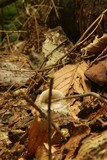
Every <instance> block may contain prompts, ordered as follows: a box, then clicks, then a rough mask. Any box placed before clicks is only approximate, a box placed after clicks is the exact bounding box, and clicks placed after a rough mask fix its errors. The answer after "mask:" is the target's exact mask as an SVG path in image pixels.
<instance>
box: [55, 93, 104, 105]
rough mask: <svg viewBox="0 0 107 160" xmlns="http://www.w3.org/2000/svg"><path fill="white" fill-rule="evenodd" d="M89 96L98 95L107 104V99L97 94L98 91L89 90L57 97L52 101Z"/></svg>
mask: <svg viewBox="0 0 107 160" xmlns="http://www.w3.org/2000/svg"><path fill="white" fill-rule="evenodd" d="M87 96H93V97H96V98H97V99H99V100H100V101H101V102H103V103H105V104H107V100H105V99H104V98H102V97H101V96H100V95H99V94H97V93H95V92H88V93H83V94H76V95H71V96H67V97H64V98H57V99H54V100H52V102H56V101H60V100H65V99H71V98H79V97H87Z"/></svg>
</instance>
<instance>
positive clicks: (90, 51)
mask: <svg viewBox="0 0 107 160" xmlns="http://www.w3.org/2000/svg"><path fill="white" fill-rule="evenodd" d="M106 46H107V34H106V33H105V34H103V36H102V37H100V38H98V36H97V37H96V38H95V39H94V41H93V42H92V43H90V44H89V45H88V46H86V47H84V48H82V49H81V52H82V54H83V55H84V56H86V55H96V54H97V55H98V54H99V53H100V52H101V51H102V50H103V49H104V48H105V47H106Z"/></svg>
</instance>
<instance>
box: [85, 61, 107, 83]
mask: <svg viewBox="0 0 107 160" xmlns="http://www.w3.org/2000/svg"><path fill="white" fill-rule="evenodd" d="M85 75H86V76H87V77H88V78H89V79H90V80H92V81H93V82H95V83H96V84H98V85H99V86H102V85H104V84H107V60H103V61H99V62H98V63H96V64H93V65H92V66H91V67H90V68H89V69H88V70H86V71H85Z"/></svg>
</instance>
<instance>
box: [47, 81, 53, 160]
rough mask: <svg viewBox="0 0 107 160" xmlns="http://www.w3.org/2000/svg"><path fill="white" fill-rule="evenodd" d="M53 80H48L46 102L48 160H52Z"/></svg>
mask: <svg viewBox="0 0 107 160" xmlns="http://www.w3.org/2000/svg"><path fill="white" fill-rule="evenodd" d="M52 87H53V78H51V79H50V87H49V100H48V144H49V160H51V159H52V154H51V99H52Z"/></svg>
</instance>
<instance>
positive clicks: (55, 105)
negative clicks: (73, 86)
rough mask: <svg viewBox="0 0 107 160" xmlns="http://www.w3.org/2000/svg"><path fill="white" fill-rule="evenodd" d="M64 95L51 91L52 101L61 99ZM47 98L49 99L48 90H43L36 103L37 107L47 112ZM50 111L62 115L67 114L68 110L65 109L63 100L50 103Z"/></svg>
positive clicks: (57, 91)
mask: <svg viewBox="0 0 107 160" xmlns="http://www.w3.org/2000/svg"><path fill="white" fill-rule="evenodd" d="M63 97H64V95H63V93H62V92H60V91H59V90H56V89H52V100H53V99H57V98H63ZM48 98H49V89H47V90H45V91H43V92H42V94H41V95H40V97H39V101H38V103H39V104H38V106H39V107H40V108H41V109H43V110H45V111H47V110H48ZM51 110H52V111H55V112H59V113H62V114H68V113H69V111H68V108H67V103H66V101H65V100H60V101H57V102H52V103H51Z"/></svg>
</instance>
